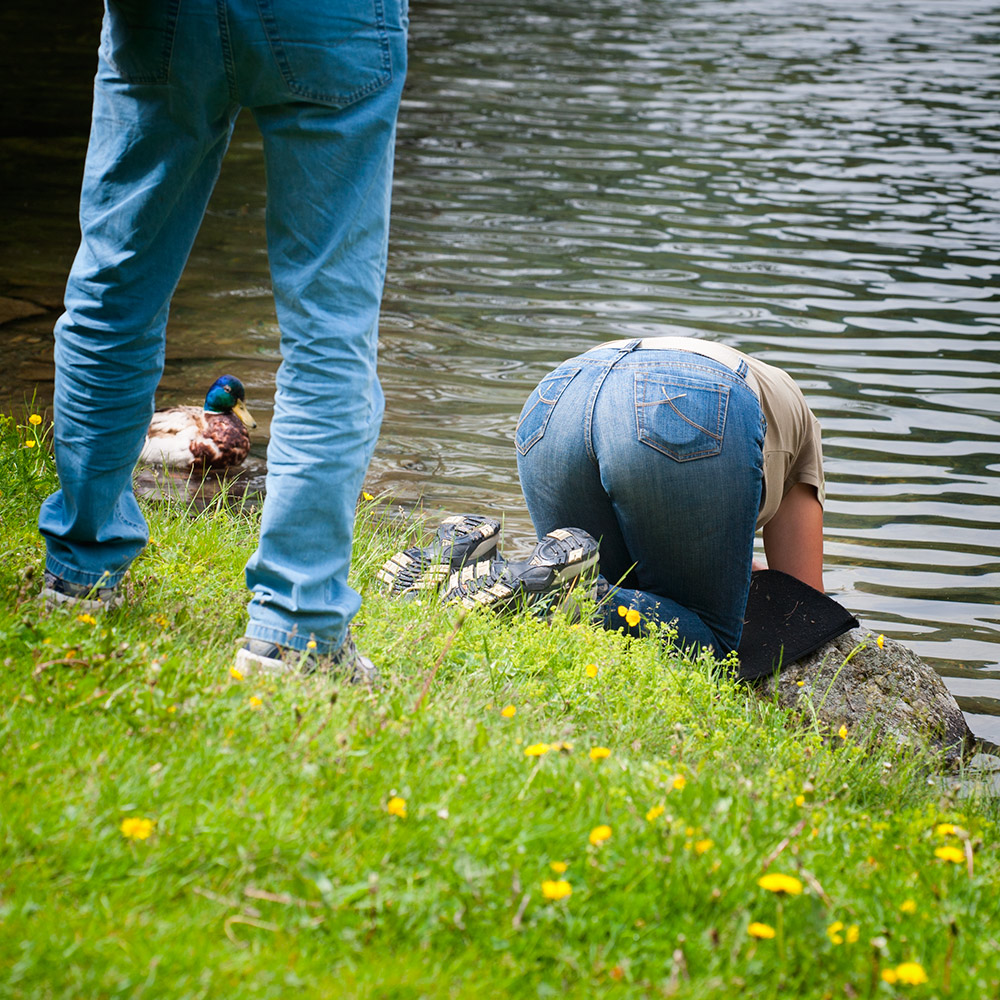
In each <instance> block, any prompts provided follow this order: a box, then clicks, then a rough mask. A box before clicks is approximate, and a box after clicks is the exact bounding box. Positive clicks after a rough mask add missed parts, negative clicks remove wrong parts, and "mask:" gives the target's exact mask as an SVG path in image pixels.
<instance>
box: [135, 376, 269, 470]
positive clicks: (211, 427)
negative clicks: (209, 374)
mask: <svg viewBox="0 0 1000 1000" xmlns="http://www.w3.org/2000/svg"><path fill="white" fill-rule="evenodd" d="M245 399H246V391H245V390H244V388H243V383H242V382H241V381H240V380H239V379H238V378H236V377H234V376H233V375H220V376H219V378H217V379H216V380H215V381H214V382H213V383H212V387H211V389H209V390H208V392H207V393H206V395H205V406H204V408H201V409H199V408H198V407H197V406H171V407H169V408H168V409H165V410H157V411H156V412H155V413H154V414H153V419H152V420H151V421H150V423H149V430H148V431H147V432H146V443H145V444H144V445H143V447H142V454H141V455H140V456H139V461H140V462H146V463H148V464H150V465H162V466H165V467H167V468H173V469H195V468H199V469H228V468H231V467H232V466H234V465H239V464H240V463H241V462H242V461H243V460H244V459H245V458H246V457H247V452H249V450H250V435H249V433H248V431H250V430H253V428H254V427H256V426H257V421H256V420H254V418H253V417H251V416H250V411H249V410H248V409H247V407H246V403H245V402H244V400H245Z"/></svg>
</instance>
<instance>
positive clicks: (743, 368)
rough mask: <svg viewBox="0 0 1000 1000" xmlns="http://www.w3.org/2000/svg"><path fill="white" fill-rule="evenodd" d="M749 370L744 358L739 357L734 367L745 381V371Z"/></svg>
mask: <svg viewBox="0 0 1000 1000" xmlns="http://www.w3.org/2000/svg"><path fill="white" fill-rule="evenodd" d="M748 371H750V366H749V365H748V364H747V363H746V359H744V358H741V359H740V363H739V365H738V366H737V368H736V374H737V375H738V376H739V377H740V378H741V379H743V380H744V381H746V377H747V372H748Z"/></svg>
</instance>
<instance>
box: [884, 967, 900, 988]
mask: <svg viewBox="0 0 1000 1000" xmlns="http://www.w3.org/2000/svg"><path fill="white" fill-rule="evenodd" d="M898 978H899V977H898V976H897V975H896V970H895V969H883V970H882V980H883V982H886V983H888V984H889V985H890V986H895V985H896V980H897V979H898Z"/></svg>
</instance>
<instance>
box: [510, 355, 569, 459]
mask: <svg viewBox="0 0 1000 1000" xmlns="http://www.w3.org/2000/svg"><path fill="white" fill-rule="evenodd" d="M581 370H582V369H581V368H560V369H558V370H557V371H555V372H553V373H552V374H551V375H546V376H545V378H543V379H542V381H541V382H539V383H538V385H537V386H535V388H534V389H533V390H532V392H531V395H530V396H529V397H528V399H527V401H526V402H525V404H524V405H525V409H524V410H523V411H522V412H521V416H520V417H519V418H518V421H517V429H516V430H515V431H514V444H515V446H516V447H517V450H518V453H519V454H521V455H527V454H528V452H529V451H530V450H531V449H532V447H533V446H534V445H536V444H538V442H539V441H541V440H542V437H543V436H544V434H545V428H546V426H547V425H548V422H549V417H551V416H552V411H553V410H554V409H555V406H556V403H558V402H559V397H560V396H561V395H562V394H563V392H564V391H565V389H566V386H568V385H569V384H570V382H572V381H573V379H574V378H575V377H576V376H577V375H578V374H579V372H580V371H581ZM547 394H548V395H547ZM529 403H530V404H531V405H530V406H529V405H528V404H529Z"/></svg>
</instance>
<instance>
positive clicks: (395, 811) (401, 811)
mask: <svg viewBox="0 0 1000 1000" xmlns="http://www.w3.org/2000/svg"><path fill="white" fill-rule="evenodd" d="M385 810H386V812H387V813H388V814H389V815H390V816H398V817H399V818H400V819H406V799H404V798H400V796H398V795H393V797H392V798H391V799H389V801H388V802H387V803H386V804H385Z"/></svg>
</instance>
